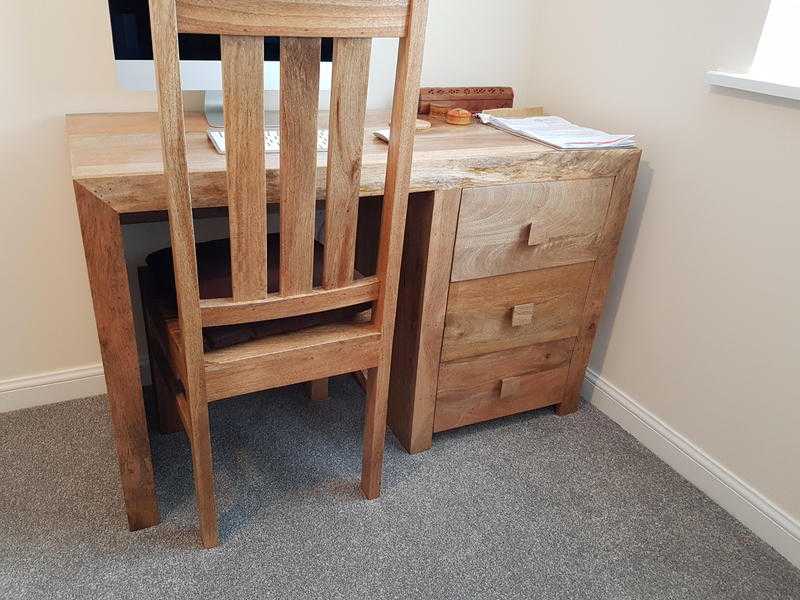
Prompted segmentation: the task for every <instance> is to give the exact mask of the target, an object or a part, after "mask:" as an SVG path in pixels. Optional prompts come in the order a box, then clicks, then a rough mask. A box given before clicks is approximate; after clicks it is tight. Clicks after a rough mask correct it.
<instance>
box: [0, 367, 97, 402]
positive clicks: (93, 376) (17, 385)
mask: <svg viewBox="0 0 800 600" xmlns="http://www.w3.org/2000/svg"><path fill="white" fill-rule="evenodd" d="M105 393H106V379H105V376H104V375H103V365H101V364H97V365H88V366H86V367H78V368H73V369H64V370H63V371H51V372H50V373H41V374H39V375H29V376H27V377H17V378H14V379H6V380H5V381H0V413H2V412H9V411H12V410H20V409H22V408H31V407H33V406H41V405H43V404H55V403H56V402H64V401H66V400H74V399H75V398H86V397H88V396H96V395H98V394H105Z"/></svg>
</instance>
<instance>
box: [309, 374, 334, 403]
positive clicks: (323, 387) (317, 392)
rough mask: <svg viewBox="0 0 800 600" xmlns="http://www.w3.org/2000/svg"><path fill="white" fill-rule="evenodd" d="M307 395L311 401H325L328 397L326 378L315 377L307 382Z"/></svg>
mask: <svg viewBox="0 0 800 600" xmlns="http://www.w3.org/2000/svg"><path fill="white" fill-rule="evenodd" d="M308 397H309V399H311V401H312V402H325V400H329V399H330V393H329V392H328V378H327V377H323V378H322V379H315V380H314V381H309V382H308Z"/></svg>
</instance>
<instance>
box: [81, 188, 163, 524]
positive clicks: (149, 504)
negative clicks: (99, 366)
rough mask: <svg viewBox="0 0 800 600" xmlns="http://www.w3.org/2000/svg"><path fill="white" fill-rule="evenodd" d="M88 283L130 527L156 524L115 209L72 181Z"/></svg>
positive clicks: (134, 337) (128, 300)
mask: <svg viewBox="0 0 800 600" xmlns="http://www.w3.org/2000/svg"><path fill="white" fill-rule="evenodd" d="M75 200H76V203H77V205H78V216H79V218H80V224H81V234H82V235H83V248H84V252H85V254H86V266H87V269H88V272H89V286H90V288H91V291H92V303H93V305H94V315H95V320H96V322H97V335H98V338H99V340H100V351H101V354H102V358H103V369H104V371H105V376H106V386H107V388H108V402H109V405H110V407H111V421H112V424H113V427H114V438H115V440H116V446H117V460H118V462H119V472H120V479H121V482H122V493H123V496H124V499H125V509H126V512H127V514H128V527H129V528H130V530H131V531H135V530H137V529H144V528H146V527H151V526H153V525H156V524H157V523H158V521H159V514H158V504H157V502H156V495H155V483H154V480H153V465H152V462H151V459H150V439H149V437H148V433H147V421H146V418H145V412H144V400H143V398H142V383H141V379H140V376H139V355H138V352H137V350H136V336H135V333H134V329H133V309H132V307H131V296H130V290H129V287H128V271H127V267H126V264H125V255H124V251H123V247H122V226H121V225H120V220H119V215H118V214H117V213H116V212H115V211H114V210H112V209H111V208H110V207H109V206H108V205H106V204H105V203H104V202H102V201H101V200H99V199H97V198H96V197H95V196H94V195H92V194H91V193H90V192H88V191H87V190H86V189H84V188H83V187H82V186H81V185H79V184H77V183H76V184H75Z"/></svg>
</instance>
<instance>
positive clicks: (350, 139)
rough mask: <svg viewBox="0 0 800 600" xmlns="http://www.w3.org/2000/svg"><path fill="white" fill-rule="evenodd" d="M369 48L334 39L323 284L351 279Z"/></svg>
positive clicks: (365, 42)
mask: <svg viewBox="0 0 800 600" xmlns="http://www.w3.org/2000/svg"><path fill="white" fill-rule="evenodd" d="M371 52H372V40H371V39H369V38H337V39H335V40H334V46H333V81H332V86H331V110H330V125H329V135H328V170H327V185H326V189H327V197H326V202H325V268H324V277H323V285H324V287H325V288H326V289H331V288H335V287H341V286H344V285H347V284H348V283H350V282H351V281H352V280H353V268H354V262H355V252H356V228H357V225H358V191H359V188H360V183H361V155H362V151H363V145H364V117H365V114H366V109H367V87H368V85H369V61H370V54H371Z"/></svg>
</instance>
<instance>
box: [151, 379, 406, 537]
mask: <svg viewBox="0 0 800 600" xmlns="http://www.w3.org/2000/svg"><path fill="white" fill-rule="evenodd" d="M363 399H364V397H363V392H362V391H361V389H360V388H359V387H358V386H357V385H356V384H355V383H354V382H353V381H350V380H349V378H344V377H343V378H336V379H334V380H333V381H332V382H331V399H330V400H328V401H327V402H313V401H311V400H309V399H307V397H306V393H305V388H304V386H299V385H298V386H289V387H285V388H279V389H276V390H270V391H267V392H263V393H260V394H252V395H248V396H242V397H239V398H234V399H231V400H228V401H223V402H219V403H215V404H213V405H212V406H211V407H210V421H211V435H212V451H213V456H214V476H215V490H216V498H217V510H218V513H219V525H220V535H221V537H222V539H223V540H224V539H225V538H228V537H231V536H233V535H234V534H235V533H236V532H237V531H239V530H242V529H247V528H248V527H249V526H251V525H252V524H253V522H255V521H263V520H264V519H265V518H267V519H268V517H265V515H269V514H270V513H280V512H283V511H281V510H280V508H281V507H283V506H285V505H286V503H291V502H315V503H320V504H323V505H324V504H341V503H346V504H348V503H352V502H359V501H362V500H363V496H362V495H361V493H360V491H359V478H360V474H361V435H362V412H363ZM151 435H152V438H151V444H152V448H153V460H154V470H155V479H156V489H157V493H158V498H159V505H160V508H161V516H162V520H167V521H172V522H174V523H176V524H177V523H180V525H181V526H186V527H196V519H197V516H196V508H195V493H194V482H193V479H192V463H191V453H190V450H189V443H188V440H187V438H186V435H185V434H184V433H176V434H171V435H162V434H160V433H158V432H157V431H153V432H152V434H151ZM386 445H387V448H386V451H387V454H389V453H394V452H398V451H399V447H396V446H397V442H396V441H394V439H393V437H392V436H387V440H386ZM385 489H388V487H387V486H385Z"/></svg>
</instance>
